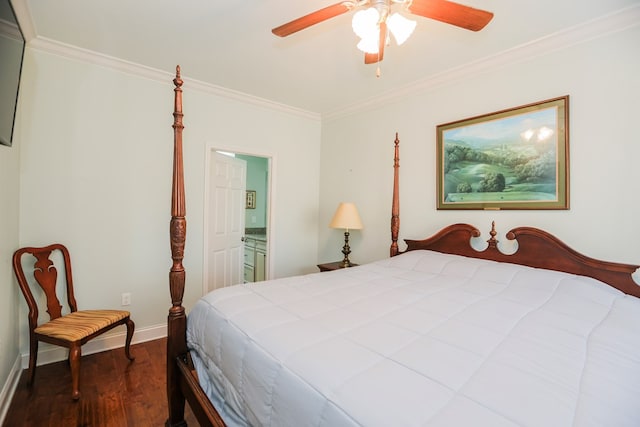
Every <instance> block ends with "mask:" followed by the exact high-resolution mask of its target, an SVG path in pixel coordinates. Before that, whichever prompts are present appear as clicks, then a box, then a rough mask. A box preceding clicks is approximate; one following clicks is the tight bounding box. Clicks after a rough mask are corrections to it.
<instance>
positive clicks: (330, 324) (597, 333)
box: [166, 68, 640, 427]
mask: <svg viewBox="0 0 640 427" xmlns="http://www.w3.org/2000/svg"><path fill="white" fill-rule="evenodd" d="M174 84H175V105H174V124H173V128H174V163H173V193H172V208H171V215H172V218H171V225H170V239H171V251H172V258H173V265H172V267H171V271H170V273H169V276H170V291H171V300H172V307H171V309H170V310H169V316H168V341H167V393H168V399H169V419H168V420H167V422H166V425H167V426H181V425H186V423H185V422H184V405H185V399H186V400H188V402H189V405H190V407H191V408H192V410H193V412H194V414H195V415H196V417H197V418H198V420H199V422H200V424H201V425H214V426H222V425H225V422H227V423H230V424H234V425H236V424H237V425H244V424H249V425H259V424H263V423H268V424H271V425H303V424H308V425H326V426H332V427H333V426H338V425H350V426H351V425H353V426H356V425H390V424H389V422H390V420H393V425H426V423H432V424H429V425H455V423H458V424H457V425H463V424H459V423H460V422H465V421H466V422H469V420H473V422H474V425H492V426H497V425H504V426H507V425H510V426H515V425H527V424H528V425H535V424H536V421H538V422H540V423H544V422H548V421H549V420H553V421H554V422H555V424H556V425H566V423H565V421H567V420H568V421H570V423H572V424H575V425H581V424H583V423H585V422H586V421H587V419H589V420H595V421H594V422H595V423H598V422H601V421H603V420H606V421H610V422H613V423H614V424H615V425H622V424H625V423H626V424H628V425H633V423H634V422H636V421H638V420H640V413H639V410H638V409H635V407H637V405H635V404H634V403H633V402H632V400H633V396H634V392H636V391H640V390H639V389H638V386H637V384H640V346H638V345H637V344H638V343H639V342H640V338H639V337H640V326H638V323H640V322H635V323H634V322H631V319H633V317H634V316H635V318H636V319H638V320H640V300H638V299H637V298H636V297H640V287H639V286H638V285H637V284H636V283H635V281H634V280H633V278H632V274H633V273H634V272H635V270H636V269H637V268H638V266H635V265H628V264H619V263H611V262H604V261H599V260H595V259H592V258H589V257H586V256H584V255H581V254H580V253H578V252H576V251H574V250H572V249H571V248H569V247H568V246H566V245H565V244H564V243H562V242H561V241H560V240H558V239H557V238H555V237H554V236H552V235H550V234H549V233H546V232H544V231H542V230H538V229H535V228H531V227H521V228H516V229H513V230H511V231H510V232H509V233H508V234H507V239H509V240H515V241H516V242H517V245H518V249H517V251H516V252H515V253H514V254H511V255H505V254H503V253H502V252H500V250H499V249H498V241H497V239H496V235H497V233H496V231H495V229H494V228H492V230H491V232H490V235H491V237H490V239H489V240H488V241H487V242H488V246H487V248H486V249H484V250H482V251H477V250H475V249H473V248H472V247H471V246H470V241H471V239H473V238H477V237H479V236H480V232H479V231H478V230H477V229H476V228H475V227H472V226H470V225H466V224H454V225H451V226H448V227H446V228H444V229H443V230H441V231H440V232H438V233H437V234H435V235H434V236H432V237H430V238H427V239H424V240H406V241H405V242H406V244H407V249H406V250H405V251H400V250H399V248H398V243H397V240H398V234H399V226H400V219H399V213H400V210H399V196H398V193H399V185H398V170H399V140H398V136H397V135H396V138H395V141H394V145H395V153H394V185H393V197H392V200H393V201H392V209H391V212H392V215H391V241H392V243H391V248H390V255H391V257H390V258H389V259H387V260H381V261H378V262H375V263H371V264H368V265H364V266H358V267H353V268H350V269H341V271H336V272H327V273H316V274H311V275H306V276H300V277H298V278H286V279H277V280H272V281H268V282H263V283H260V284H248V285H240V286H235V287H230V288H224V289H222V290H218V291H215V292H213V293H211V294H208V295H207V296H205V297H203V298H202V299H201V300H199V301H198V303H197V304H196V307H194V309H193V310H192V311H191V313H190V315H189V325H187V316H186V313H185V308H184V307H183V306H182V297H183V294H184V283H185V272H184V268H183V266H182V260H183V256H184V243H185V236H186V219H185V203H184V200H185V196H184V178H183V165H182V129H183V124H182V88H181V86H182V80H181V78H180V69H179V68H177V73H176V78H175V79H174ZM531 267H534V268H531ZM471 281H473V283H471ZM605 284H607V285H609V286H606V285H605ZM472 285H473V286H472ZM389 286H390V287H391V288H393V289H389V288H388V287H389ZM625 294H627V295H625ZM628 295H631V296H633V297H629V296H628ZM568 302H569V303H570V304H567V305H566V306H565V305H563V304H566V303H568ZM574 302H575V304H576V305H575V306H574V305H573V304H574ZM585 312H587V314H588V315H587V314H585ZM478 314H481V316H479V317H474V316H475V315H478ZM370 316H374V317H373V318H371V317H370ZM572 316H575V317H576V318H580V319H581V321H582V320H583V323H578V321H577V320H575V319H573V317H572ZM207 319H211V320H213V322H211V323H209V322H208V321H207ZM594 319H595V320H594ZM557 324H559V325H560V327H559V328H558V327H557ZM187 326H189V328H187ZM480 326H483V328H481V327H480ZM303 327H304V328H303ZM444 332H448V334H444ZM614 333H615V334H614ZM614 335H615V336H614ZM380 337H386V338H385V339H386V340H387V342H385V343H384V345H383V344H382V343H381V342H380V341H379V339H381V338H380ZM546 340H548V341H546ZM575 340H577V341H575ZM223 341H224V344H225V345H224V346H222V343H223ZM574 341H575V342H574ZM254 342H255V344H256V346H255V347H254V346H253V344H254ZM621 343H622V344H621ZM634 343H635V344H636V345H635V346H634V345H632V344H634ZM418 344H419V345H418ZM534 344H536V345H535V346H534ZM223 347H224V348H223ZM410 347H412V348H413V351H412V352H408V350H407V349H408V348H410ZM561 347H562V348H564V347H567V349H565V350H563V352H557V351H556V349H557V348H561ZM583 347H589V348H588V349H587V350H588V351H587V350H585V349H584V348H583ZM609 348H615V352H616V353H615V354H614V355H608V356H611V358H608V359H606V358H605V359H602V357H603V356H602V353H607V349H609ZM405 350H407V351H405ZM583 350H584V351H583ZM530 354H534V355H536V358H535V359H532V358H530V357H531V356H530ZM605 355H606V354H605ZM303 356H304V357H303ZM616 357H619V358H620V359H622V362H624V368H620V369H618V368H616V369H610V370H609V368H608V367H607V366H608V365H607V364H609V363H612V360H613V361H614V362H615V361H616V359H615V358H616ZM625 357H628V358H626V359H625ZM547 359H548V360H547ZM514 360H516V361H517V362H519V363H518V364H515V365H514V364H513V363H512V362H513V361H514ZM425 361H426V363H425ZM458 362H461V363H460V364H458ZM462 362H464V363H462ZM538 362H539V363H538ZM552 362H553V363H552ZM602 364H605V365H606V366H605V368H602V366H601V365H602ZM345 365H352V366H350V368H351V369H353V370H348V369H347V368H349V366H345ZM573 365H578V366H573ZM505 369H506V370H507V371H508V374H509V375H506V376H504V375H502V376H501V375H498V373H500V372H501V370H505ZM603 369H604V370H603ZM365 373H366V374H367V376H365ZM552 374H553V375H552ZM607 375H609V376H611V377H612V378H613V379H614V380H613V381H609V382H608V381H607V378H605V377H606V376H607ZM603 376H604V377H603ZM625 377H626V378H625ZM625 381H626V382H625ZM618 382H621V385H620V384H618ZM622 382H624V383H622ZM493 383H499V384H498V385H497V386H496V385H495V384H493ZM634 385H635V389H634V390H632V389H630V387H631V388H633V386H634ZM520 386H522V387H520ZM492 387H498V388H492ZM500 387H501V388H500ZM601 389H602V391H600V390H601ZM594 390H595V391H598V392H599V393H601V394H597V395H595V397H594V395H592V394H593V393H594ZM627 393H628V394H627ZM262 394H264V395H265V396H262ZM380 396H384V398H382V397H380ZM533 398H536V399H538V400H539V401H540V402H538V403H535V402H534V403H532V401H535V399H533ZM212 399H213V400H214V401H215V402H216V404H215V405H214V404H213V403H212ZM607 399H610V400H611V402H609V401H607ZM505 400H506V401H507V402H506V403H505V402H504V401H505ZM628 400H631V402H629V401H628ZM523 402H524V404H523ZM603 402H604V403H603ZM527 404H529V405H532V408H527V407H526V405H527ZM539 406H541V407H543V408H544V410H542V411H541V410H540V408H539ZM630 408H632V409H630ZM414 410H416V411H414ZM221 414H223V415H221ZM522 418H524V419H525V420H526V422H524V421H523V420H522ZM223 419H224V420H225V421H223ZM467 425H468V424H467ZM538 425H549V424H538ZM612 425H613V424H612Z"/></svg>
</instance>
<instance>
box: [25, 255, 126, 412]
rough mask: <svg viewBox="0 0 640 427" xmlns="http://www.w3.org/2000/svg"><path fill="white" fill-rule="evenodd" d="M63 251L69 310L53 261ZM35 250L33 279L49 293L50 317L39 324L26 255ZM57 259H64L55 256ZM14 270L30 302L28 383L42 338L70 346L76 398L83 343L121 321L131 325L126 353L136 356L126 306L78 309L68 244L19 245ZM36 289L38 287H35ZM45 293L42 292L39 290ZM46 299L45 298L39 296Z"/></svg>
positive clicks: (46, 293)
mask: <svg viewBox="0 0 640 427" xmlns="http://www.w3.org/2000/svg"><path fill="white" fill-rule="evenodd" d="M56 252H59V253H60V254H62V262H64V270H65V271H64V272H65V279H66V280H65V281H66V288H65V290H66V294H67V304H68V308H69V310H70V312H69V313H65V314H63V313H62V306H61V305H60V300H59V299H58V296H57V295H56V283H57V282H58V270H57V269H56V267H55V265H54V262H53V261H51V255H52V253H54V254H55V253H56ZM24 254H31V255H33V256H34V257H35V259H36V261H35V263H34V264H33V279H35V282H37V283H38V284H39V285H40V287H41V288H42V290H43V291H44V295H45V296H46V304H47V312H48V313H49V317H50V320H49V321H47V322H45V323H42V324H40V325H38V314H39V311H38V304H37V302H36V298H35V297H34V294H33V292H32V291H31V285H32V284H33V285H34V286H35V283H34V280H32V279H30V280H27V277H26V276H25V270H24V269H23V259H22V258H23V255H24ZM54 259H58V260H59V259H60V258H59V257H58V258H54ZM13 270H14V272H15V274H16V277H17V279H18V284H19V285H20V289H21V290H22V294H23V295H24V297H25V299H26V300H27V305H28V306H29V371H28V384H29V385H30V386H31V385H32V384H33V380H34V377H35V372H36V359H37V357H38V342H39V341H43V342H47V343H49V344H54V345H58V346H62V347H66V348H68V349H69V365H70V366H71V382H72V387H73V391H72V394H71V396H72V398H73V399H74V400H78V399H79V398H80V390H79V383H80V357H81V355H82V352H81V346H82V345H83V344H85V343H87V342H88V341H89V340H91V339H93V338H95V337H97V336H98V335H100V334H102V333H104V332H107V331H108V330H110V329H112V328H115V327H116V326H119V325H126V326H127V338H126V344H125V348H124V349H125V354H126V356H127V358H128V359H129V360H133V359H134V358H133V357H132V356H131V353H130V344H131V338H132V337H133V332H134V329H135V325H134V323H133V321H132V320H131V319H130V318H129V315H130V314H129V312H128V311H124V310H81V311H79V310H78V306H77V304H76V300H75V297H74V295H73V278H72V275H71V259H70V256H69V251H68V250H67V248H66V247H65V246H63V245H61V244H59V243H55V244H52V245H49V246H45V247H40V248H36V247H26V248H21V249H18V250H17V251H16V252H15V253H14V254H13ZM34 290H35V288H34ZM38 294H39V295H41V293H40V292H38ZM38 299H40V300H42V299H43V298H38Z"/></svg>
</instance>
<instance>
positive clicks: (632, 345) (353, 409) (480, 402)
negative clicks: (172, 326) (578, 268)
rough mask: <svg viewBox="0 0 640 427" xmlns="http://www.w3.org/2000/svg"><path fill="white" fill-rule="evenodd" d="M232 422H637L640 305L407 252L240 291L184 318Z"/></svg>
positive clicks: (517, 272)
mask: <svg viewBox="0 0 640 427" xmlns="http://www.w3.org/2000/svg"><path fill="white" fill-rule="evenodd" d="M187 339H188V346H189V348H190V349H191V350H192V352H191V353H192V355H193V356H194V363H195V364H196V369H197V372H198V375H199V379H200V382H201V385H202V387H203V389H204V390H205V392H206V393H207V395H208V396H209V398H210V399H211V400H212V402H213V403H214V405H215V406H216V408H217V409H218V410H219V412H220V413H221V416H222V417H223V419H224V420H225V422H226V423H227V424H228V425H230V426H245V425H250V426H278V427H281V426H292V427H302V426H318V427H320V426H326V427H340V426H384V427H389V426H456V427H458V426H490V427H502V426H504V427H506V426H510V427H513V426H544V427H550V426H635V427H637V426H640V405H639V404H638V403H637V401H636V400H637V396H639V395H640V300H639V299H638V298H635V297H632V296H628V295H625V294H623V293H621V292H619V291H617V290H616V289H614V288H611V287H609V286H607V285H606V284H604V283H601V282H599V281H597V280H594V279H591V278H587V277H582V276H576V275H570V274H565V273H560V272H555V271H549V270H542V269H534V268H529V267H525V266H519V265H515V264H507V263H497V262H493V261H485V260H479V259H473V258H466V257H461V256H456V255H446V254H441V253H437V252H431V251H412V252H408V253H405V254H402V255H399V256H396V257H393V258H389V259H385V260H381V261H378V262H373V263H371V264H366V265H361V266H358V267H352V268H349V269H341V270H338V271H332V272H324V273H316V274H309V275H305V276H299V277H291V278H283V279H277V280H272V281H267V282H261V283H252V284H244V285H237V286H232V287H228V288H223V289H219V290H216V291H214V292H212V293H210V294H208V295H206V296H204V297H203V298H201V299H200V300H199V301H198V302H197V303H196V305H195V306H194V307H193V309H192V310H191V312H190V313H189V317H188V330H187Z"/></svg>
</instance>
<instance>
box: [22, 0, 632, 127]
mask: <svg viewBox="0 0 640 427" xmlns="http://www.w3.org/2000/svg"><path fill="white" fill-rule="evenodd" d="M12 2H13V3H14V6H15V8H16V11H17V12H19V11H22V13H18V17H19V20H20V22H21V23H23V22H24V21H25V17H24V16H21V15H25V11H26V15H27V17H26V18H27V19H28V18H29V17H30V22H29V23H28V24H29V26H31V28H32V32H33V34H31V37H36V38H41V39H42V38H44V39H51V40H55V41H58V42H61V43H65V44H69V45H72V46H77V47H80V48H83V49H88V50H90V51H95V52H99V53H102V54H105V55H108V56H113V57H117V58H121V59H123V60H126V61H130V62H132V63H135V64H141V65H145V66H148V67H151V68H154V69H158V70H162V71H166V72H173V70H175V66H176V64H180V66H181V68H182V72H183V76H185V77H188V78H191V79H195V80H200V81H202V82H206V83H210V84H213V85H217V86H222V87H225V88H228V89H232V90H235V91H239V92H242V93H246V94H249V95H252V96H256V97H260V98H264V99H268V100H271V101H275V102H277V103H282V104H285V105H288V106H292V107H296V108H300V109H303V110H307V111H310V112H314V113H319V114H325V115H326V114H331V113H332V112H335V111H338V110H340V109H344V108H345V107H348V106H350V105H354V104H358V103H362V102H365V101H366V100H368V99H371V98H375V97H377V96H380V95H383V94H385V93H389V92H390V91H392V90H394V89H398V88H406V87H411V86H412V85H415V84H416V82H420V81H424V80H428V79H430V78H433V77H434V76H441V75H443V73H446V72H447V70H459V69H461V67H464V66H465V64H471V63H477V62H478V61H482V60H483V59H486V58H491V57H495V56H496V55H500V54H503V53H504V52H509V51H513V49H514V48H516V47H519V46H520V47H522V46H527V45H530V44H531V43H532V42H538V41H540V40H543V39H544V38H545V37H546V36H548V35H557V34H558V33H561V32H563V31H566V30H567V29H571V28H576V27H578V28H583V29H587V30H586V33H587V34H588V33H589V31H588V28H589V25H583V24H584V23H588V22H589V21H592V20H595V21H596V23H597V22H598V20H601V19H602V18H603V17H606V16H610V15H611V14H614V13H615V12H617V11H620V10H622V9H626V8H630V9H628V10H632V11H634V13H635V15H634V16H638V14H637V9H638V5H639V4H640V0H606V1H605V0H536V1H530V0H529V1H522V0H521V1H516V0H463V1H460V3H463V4H466V5H469V6H473V7H476V8H480V9H485V10H489V11H491V12H493V13H494V15H495V16H494V18H493V20H492V21H491V22H490V23H489V25H487V27H486V28H485V29H484V30H482V31H480V32H477V33H475V32H472V31H467V30H463V29H459V28H457V27H453V26H451V25H447V24H443V23H440V22H436V21H432V20H429V19H427V18H423V17H419V16H414V19H415V20H416V21H417V22H418V25H417V28H416V31H415V32H414V34H413V36H412V37H411V38H410V39H409V40H408V41H407V42H406V43H405V44H404V45H403V46H395V45H394V44H392V45H391V46H390V47H388V48H387V50H386V51H385V59H384V61H383V62H382V63H381V72H382V75H381V77H380V78H376V65H365V64H364V60H363V55H362V53H361V52H360V51H358V50H357V49H356V47H355V45H356V43H357V38H356V36H355V35H354V34H353V32H352V30H351V16H352V13H353V12H348V13H346V14H344V15H341V16H338V17H336V18H332V19H330V20H328V21H325V22H322V23H320V24H317V25H315V26H313V27H310V28H308V29H306V30H303V31H301V32H298V33H295V34H293V35H291V36H289V37H287V38H280V37H276V36H274V35H273V34H272V33H271V28H273V27H276V26H278V25H280V24H283V23H285V22H288V21H290V20H292V19H295V18H298V17H300V16H302V15H305V14H307V13H310V12H313V11H315V10H317V9H320V8H322V7H325V6H328V5H330V4H333V3H335V2H337V0H307V1H293V0H227V1H221V0H180V1H177V0H12ZM405 16H409V17H410V15H407V14H405ZM634 19H635V18H634ZM583 31H584V30H583ZM590 36H593V35H590Z"/></svg>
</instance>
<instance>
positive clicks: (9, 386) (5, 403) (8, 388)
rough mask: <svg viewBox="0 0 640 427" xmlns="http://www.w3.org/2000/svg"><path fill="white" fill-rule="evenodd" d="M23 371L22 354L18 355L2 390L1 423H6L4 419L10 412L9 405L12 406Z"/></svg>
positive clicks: (0, 398)
mask: <svg viewBox="0 0 640 427" xmlns="http://www.w3.org/2000/svg"><path fill="white" fill-rule="evenodd" d="M21 373H22V368H21V367H20V356H18V357H16V361H15V363H14V364H13V367H12V368H11V371H9V376H8V377H7V381H6V382H5V383H4V386H3V387H2V391H0V425H4V419H5V417H6V416H7V413H8V412H9V406H11V400H13V395H14V393H15V392H16V388H17V387H18V382H19V381H20V374H21Z"/></svg>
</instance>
